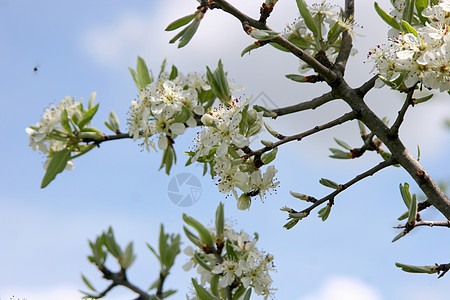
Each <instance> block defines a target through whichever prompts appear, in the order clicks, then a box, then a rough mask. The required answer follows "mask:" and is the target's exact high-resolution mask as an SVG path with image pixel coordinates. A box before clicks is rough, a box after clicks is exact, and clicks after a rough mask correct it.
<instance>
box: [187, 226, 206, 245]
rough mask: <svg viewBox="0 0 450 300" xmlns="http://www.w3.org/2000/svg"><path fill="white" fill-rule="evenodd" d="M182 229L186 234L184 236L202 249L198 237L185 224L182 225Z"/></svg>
mask: <svg viewBox="0 0 450 300" xmlns="http://www.w3.org/2000/svg"><path fill="white" fill-rule="evenodd" d="M183 230H184V234H185V235H186V237H187V238H188V239H189V240H190V241H191V242H192V243H193V244H194V245H196V246H197V247H199V248H200V249H203V246H204V245H203V243H202V242H201V241H200V239H199V238H198V237H197V236H196V235H195V234H193V233H192V232H191V231H190V230H189V229H188V228H187V227H186V226H183Z"/></svg>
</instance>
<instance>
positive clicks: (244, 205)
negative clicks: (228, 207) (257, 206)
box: [237, 194, 252, 210]
mask: <svg viewBox="0 0 450 300" xmlns="http://www.w3.org/2000/svg"><path fill="white" fill-rule="evenodd" d="M251 203H252V199H251V198H250V196H248V195H247V194H242V195H241V196H240V197H239V200H238V202H237V208H238V209H240V210H246V209H249V208H250V204H251Z"/></svg>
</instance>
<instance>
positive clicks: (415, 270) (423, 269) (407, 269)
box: [395, 263, 438, 274]
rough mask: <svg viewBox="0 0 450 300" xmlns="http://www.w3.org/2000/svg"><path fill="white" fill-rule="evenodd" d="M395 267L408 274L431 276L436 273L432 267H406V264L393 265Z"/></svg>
mask: <svg viewBox="0 0 450 300" xmlns="http://www.w3.org/2000/svg"><path fill="white" fill-rule="evenodd" d="M395 266H396V267H398V268H401V269H402V270H403V271H405V272H409V273H427V274H433V273H437V272H438V271H437V270H436V268H435V267H434V266H412V265H406V264H401V263H395Z"/></svg>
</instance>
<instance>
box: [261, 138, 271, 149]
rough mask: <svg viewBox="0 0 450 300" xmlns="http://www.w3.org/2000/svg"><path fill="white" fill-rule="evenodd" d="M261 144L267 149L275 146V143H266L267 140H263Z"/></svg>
mask: <svg viewBox="0 0 450 300" xmlns="http://www.w3.org/2000/svg"><path fill="white" fill-rule="evenodd" d="M261 144H263V145H264V146H266V147H269V148H272V146H273V142H271V141H266V140H261Z"/></svg>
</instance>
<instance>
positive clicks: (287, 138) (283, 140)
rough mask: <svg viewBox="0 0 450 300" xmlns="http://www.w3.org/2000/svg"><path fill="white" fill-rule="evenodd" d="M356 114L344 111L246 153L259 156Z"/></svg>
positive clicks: (355, 116) (350, 118)
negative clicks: (340, 114)
mask: <svg viewBox="0 0 450 300" xmlns="http://www.w3.org/2000/svg"><path fill="white" fill-rule="evenodd" d="M357 116H358V114H357V113H356V112H353V111H352V112H349V113H346V114H345V115H343V116H341V117H339V118H337V119H335V120H333V121H330V122H328V123H325V124H323V125H318V126H315V127H314V128H312V129H309V130H307V131H305V132H302V133H299V134H295V135H291V136H283V137H282V138H281V139H280V140H279V141H277V142H275V143H273V144H272V145H271V146H270V147H267V146H266V147H264V148H261V149H259V150H256V151H251V150H250V151H247V154H248V155H250V156H252V155H256V156H260V155H262V154H263V153H264V152H267V151H270V150H272V149H274V148H276V147H278V146H280V145H283V144H286V143H288V142H291V141H301V140H302V139H303V138H304V137H307V136H309V135H312V134H314V133H317V132H319V131H322V130H325V129H328V128H332V127H334V126H337V125H341V124H342V123H345V122H347V121H351V120H354V119H356V118H357Z"/></svg>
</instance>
